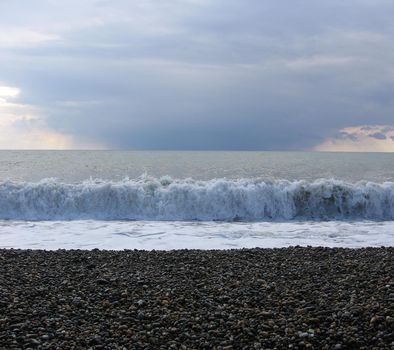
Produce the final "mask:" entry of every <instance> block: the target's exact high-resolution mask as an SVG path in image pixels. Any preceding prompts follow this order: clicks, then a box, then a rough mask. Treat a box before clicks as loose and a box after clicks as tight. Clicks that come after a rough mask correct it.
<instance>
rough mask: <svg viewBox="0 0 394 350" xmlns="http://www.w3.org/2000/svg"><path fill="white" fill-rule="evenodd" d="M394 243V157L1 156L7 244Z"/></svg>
mask: <svg viewBox="0 0 394 350" xmlns="http://www.w3.org/2000/svg"><path fill="white" fill-rule="evenodd" d="M290 245H312V246H317V245H322V246H341V247H363V246H382V245H383V246H392V245H394V154H389V153H313V152H164V151H163V152H130V151H129V152H127V151H0V247H3V248H4V247H7V248H31V249H58V248H67V249H79V248H80V249H92V248H102V249H182V248H199V249H228V248H243V247H245V248H246V247H248V248H250V247H284V246H290Z"/></svg>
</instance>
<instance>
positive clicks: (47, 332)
mask: <svg viewBox="0 0 394 350" xmlns="http://www.w3.org/2000/svg"><path fill="white" fill-rule="evenodd" d="M393 261H394V248H362V249H343V248H333V249H330V248H319V247H317V248H312V247H308V248H301V247H290V248H283V249H239V250H227V251H225V250H223V251H200V250H178V251H169V252H164V251H138V250H125V251H100V250H92V251H83V250H59V251H39V250H15V249H10V250H7V249H5V250H1V249H0V349H7V350H8V349H19V348H24V349H28V348H32V349H69V348H70V349H71V348H74V349H89V348H91V349H92V350H98V349H114V350H125V349H129V348H130V346H131V345H130V344H133V348H136V349H224V350H232V349H234V350H237V349H304V348H306V349H390V350H392V348H393V346H394V332H393V324H394V316H393V315H394V304H393V302H392V301H393V300H394V299H393V298H394V294H393V292H392V286H394V276H393V271H394V264H393ZM393 350H394V349H393Z"/></svg>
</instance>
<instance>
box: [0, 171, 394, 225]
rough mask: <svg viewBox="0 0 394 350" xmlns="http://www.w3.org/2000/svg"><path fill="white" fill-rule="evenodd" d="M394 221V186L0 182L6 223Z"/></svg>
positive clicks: (283, 182)
mask: <svg viewBox="0 0 394 350" xmlns="http://www.w3.org/2000/svg"><path fill="white" fill-rule="evenodd" d="M295 218H296V219H299V220H300V219H303V220H310V219H323V220H343V219H345V220H348V219H370V220H393V219H394V183H393V182H385V183H382V184H378V183H372V182H358V183H347V182H343V181H339V180H330V179H322V180H317V181H314V182H306V181H293V182H290V181H286V180H278V181H273V182H265V181H262V180H256V179H255V180H252V179H238V180H226V179H216V180H209V181H195V180H191V179H188V180H173V179H171V178H169V177H164V178H160V179H156V178H150V177H142V178H139V179H135V180H128V179H126V180H123V181H117V182H114V181H96V180H89V181H84V182H81V183H76V184H66V183H61V182H57V181H56V180H53V179H52V180H51V179H47V180H42V181H40V182H36V183H32V182H12V181H4V182H0V219H12V220H80V219H99V220H124V219H128V220H171V221H176V220H178V221H179V220H185V221H188V220H200V221H211V220H219V221H220V220H223V221H267V220H291V219H295Z"/></svg>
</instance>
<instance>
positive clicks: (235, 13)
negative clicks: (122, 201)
mask: <svg viewBox="0 0 394 350" xmlns="http://www.w3.org/2000/svg"><path fill="white" fill-rule="evenodd" d="M393 11H394V3H392V2H391V1H383V0H380V1H379V0H378V1H368V0H349V1H346V2H343V1H339V0H338V1H330V2H323V1H315V0H313V1H312V0H301V1H298V2H294V1H281V2H278V1H270V0H267V1H261V0H249V1H242V2H241V1H235V0H227V1H224V0H220V1H208V0H189V1H176V0H174V1H169V0H167V1H160V2H154V1H134V2H129V1H118V2H116V3H115V2H109V1H93V0H89V1H84V2H77V1H70V2H58V1H49V0H47V1H44V0H41V1H37V2H35V3H34V5H33V4H26V3H22V2H19V1H5V2H2V3H0V23H1V25H0V29H3V30H2V33H5V34H2V35H0V51H1V55H0V65H1V67H3V69H2V71H1V72H0V82H1V83H3V84H4V85H8V86H17V87H19V88H20V89H21V90H22V92H23V93H22V95H21V98H23V101H24V103H28V104H31V105H34V106H37V107H39V108H40V110H41V112H42V114H43V115H44V116H45V118H46V121H47V124H48V126H49V127H50V128H51V129H53V130H55V131H56V132H60V133H65V134H71V135H73V136H74V137H75V138H76V139H80V140H83V139H85V138H86V139H89V140H94V141H95V142H98V143H103V144H105V145H107V146H108V147H110V148H136V149H149V148H155V149H309V148H311V147H313V146H315V145H316V144H319V143H321V142H322V141H323V140H324V139H325V138H326V137H329V136H333V135H338V130H340V129H343V128H345V127H347V126H350V125H368V124H374V125H375V124H380V125H390V124H393V120H394V116H393V114H392V111H393V107H394V102H393V100H392V98H391V96H392V95H393V93H394V70H393V69H392V64H391V62H392V61H393V60H394V40H393V39H394V38H393V29H394V28H393V22H392V18H391V17H392V16H391V14H392V13H393ZM7 33H8V35H7ZM12 36H14V38H15V40H10V38H11V39H12ZM349 135H350V134H349ZM342 136H343V135H342ZM350 136H351V137H353V136H352V135H350ZM355 137H356V136H355Z"/></svg>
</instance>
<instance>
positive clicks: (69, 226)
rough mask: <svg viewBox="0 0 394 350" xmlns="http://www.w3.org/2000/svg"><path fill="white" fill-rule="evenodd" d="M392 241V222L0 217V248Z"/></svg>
mask: <svg viewBox="0 0 394 350" xmlns="http://www.w3.org/2000/svg"><path fill="white" fill-rule="evenodd" d="M294 245H301V246H307V245H311V246H326V247H351V248H359V247H379V246H394V221H386V222H375V221H359V222H347V221H323V222H317V221H299V222H297V221H292V222H259V223H257V222H255V223H240V222H233V223H231V222H185V221H182V222H180V221H174V222H168V221H166V222H160V221H134V222H132V221H95V220H85V221H84V220H82V221H38V222H32V221H0V248H23V249H48V250H53V249H93V248H99V249H114V250H122V249H146V250H151V249H157V250H170V249H184V248H189V249H231V248H254V247H264V248H274V247H287V246H294Z"/></svg>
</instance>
